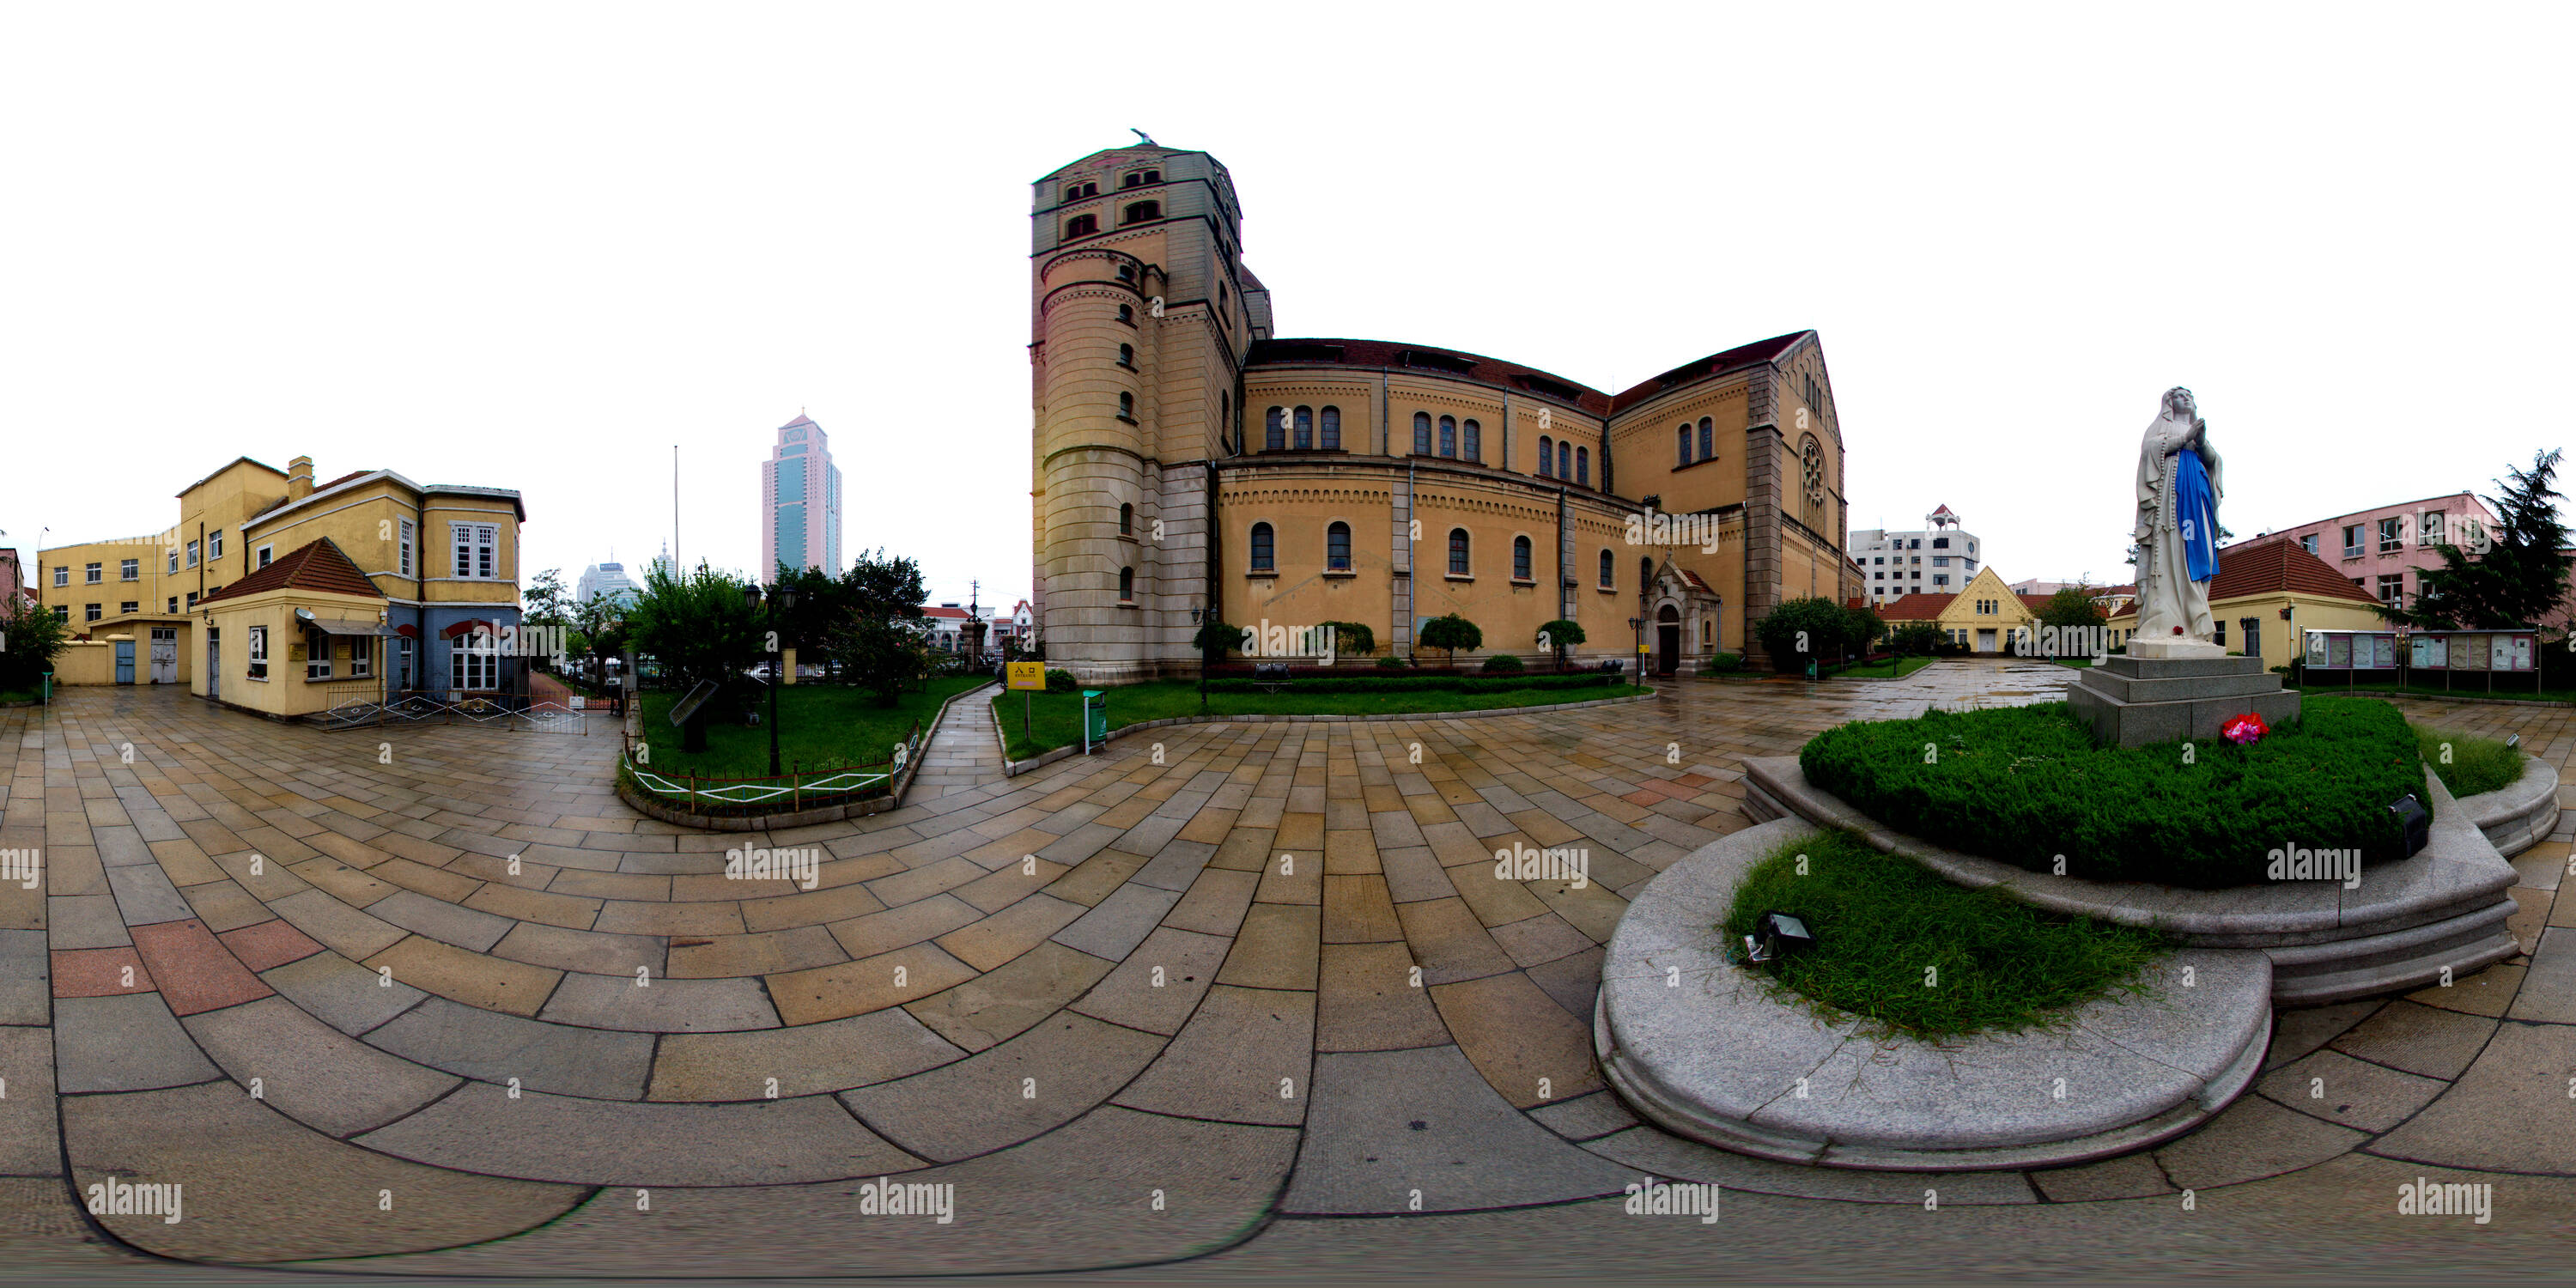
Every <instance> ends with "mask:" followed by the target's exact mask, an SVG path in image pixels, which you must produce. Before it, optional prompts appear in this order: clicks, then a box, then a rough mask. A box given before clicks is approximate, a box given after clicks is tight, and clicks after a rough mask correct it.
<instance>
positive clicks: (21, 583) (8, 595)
mask: <svg viewBox="0 0 2576 1288" xmlns="http://www.w3.org/2000/svg"><path fill="white" fill-rule="evenodd" d="M26 587H27V578H26V575H25V574H24V573H22V572H20V571H19V568H18V552H17V551H16V550H15V549H13V548H11V549H0V609H12V610H14V609H15V608H16V607H17V603H18V601H19V600H20V599H31V598H33V596H31V595H28V594H26Z"/></svg>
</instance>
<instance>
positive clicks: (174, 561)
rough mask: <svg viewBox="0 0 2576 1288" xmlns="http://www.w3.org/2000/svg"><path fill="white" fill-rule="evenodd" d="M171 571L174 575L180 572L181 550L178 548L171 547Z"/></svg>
mask: <svg viewBox="0 0 2576 1288" xmlns="http://www.w3.org/2000/svg"><path fill="white" fill-rule="evenodd" d="M170 571H171V572H174V573H175V572H177V571H179V548H178V547H177V546H172V547H170Z"/></svg>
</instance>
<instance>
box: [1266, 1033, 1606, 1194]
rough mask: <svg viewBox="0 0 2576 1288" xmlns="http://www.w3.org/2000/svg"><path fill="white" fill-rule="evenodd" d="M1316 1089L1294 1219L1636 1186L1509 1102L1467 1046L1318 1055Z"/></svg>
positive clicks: (1293, 1189)
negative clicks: (1461, 1049)
mask: <svg viewBox="0 0 2576 1288" xmlns="http://www.w3.org/2000/svg"><path fill="white" fill-rule="evenodd" d="M1314 1090H1315V1095H1314V1099H1315V1103H1314V1106H1313V1107H1312V1108H1311V1109H1310V1110H1309V1112H1308V1115H1307V1129H1306V1131H1307V1135H1306V1142H1305V1144H1304V1146H1303V1147H1302V1148H1301V1149H1300V1150H1299V1151H1298V1158H1297V1172H1296V1175H1295V1176H1294V1177H1293V1178H1292V1179H1291V1180H1290V1182H1289V1186H1288V1192H1287V1194H1286V1195H1285V1196H1284V1197H1283V1198H1282V1199H1281V1202H1280V1208H1281V1210H1282V1211H1283V1212H1287V1213H1291V1214H1297V1215H1330V1214H1351V1215H1360V1214H1390V1215H1391V1214H1395V1213H1402V1212H1409V1211H1423V1212H1460V1211H1472V1210H1476V1209H1480V1208H1497V1207H1518V1206H1522V1205H1525V1204H1533V1203H1561V1202H1565V1201H1567V1200H1570V1199H1578V1198H1588V1197H1593V1196H1596V1195H1602V1194H1616V1193H1619V1192H1620V1187H1621V1186H1623V1185H1625V1184H1627V1183H1628V1182H1630V1181H1632V1180H1634V1179H1636V1178H1635V1176H1634V1174H1632V1173H1630V1172H1628V1171H1627V1170H1626V1169H1624V1168H1621V1167H1619V1166H1617V1165H1616V1164H1614V1163H1612V1162H1610V1161H1608V1160H1606V1159H1602V1158H1599V1157H1596V1156H1594V1155H1591V1154H1587V1153H1585V1152H1583V1151H1582V1150H1579V1149H1577V1148H1576V1147H1574V1146H1572V1145H1569V1144H1566V1143H1565V1142H1564V1141H1562V1140H1559V1139H1558V1138H1557V1137H1556V1135H1555V1134H1554V1133H1552V1132H1549V1131H1548V1130H1547V1129H1546V1128H1544V1127H1541V1126H1539V1125H1538V1124H1537V1123H1534V1122H1532V1121H1530V1120H1529V1118H1528V1117H1526V1116H1525V1115H1523V1114H1521V1113H1519V1112H1517V1111H1515V1110H1514V1109H1513V1108H1512V1107H1511V1106H1510V1105H1508V1104H1506V1103H1504V1101H1503V1099H1502V1097H1500V1096H1497V1095H1495V1094H1494V1091H1493V1088H1491V1087H1488V1086H1486V1085H1485V1082H1484V1080H1483V1079H1482V1078H1479V1077H1478V1076H1476V1071H1475V1068H1474V1067H1473V1066H1471V1065H1470V1064H1468V1063H1467V1058H1466V1056H1465V1055H1463V1054H1461V1053H1460V1052H1459V1050H1458V1049H1457V1048H1456V1047H1448V1046H1443V1047H1425V1048H1421V1049H1419V1050H1412V1051H1368V1052H1350V1053H1342V1054H1327V1055H1318V1056H1316V1057H1315V1088H1314ZM1417 1192H1418V1193H1419V1196H1420V1205H1419V1206H1418V1207H1417V1206H1415V1196H1416V1194H1417Z"/></svg>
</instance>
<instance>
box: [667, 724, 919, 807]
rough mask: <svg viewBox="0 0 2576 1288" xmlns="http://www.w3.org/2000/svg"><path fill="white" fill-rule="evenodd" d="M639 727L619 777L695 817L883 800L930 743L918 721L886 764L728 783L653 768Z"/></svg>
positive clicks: (798, 769) (797, 769)
mask: <svg viewBox="0 0 2576 1288" xmlns="http://www.w3.org/2000/svg"><path fill="white" fill-rule="evenodd" d="M637 705H638V706H639V707H640V706H641V705H642V704H640V703H639V704H637ZM635 723H637V722H635V721H629V722H628V724H629V728H628V729H627V730H626V732H625V735H624V737H625V745H624V747H623V748H622V749H621V750H620V751H619V752H618V759H617V772H618V775H619V777H621V778H623V779H624V780H625V781H627V782H629V783H631V784H633V785H634V786H635V788H636V789H637V790H639V791H641V792H643V793H644V794H645V795H647V796H650V797H652V798H653V799H655V800H658V801H660V802H662V803H664V804H666V805H669V806H671V807H673V808H675V809H682V810H687V811H689V812H691V813H696V814H715V815H745V814H770V813H778V812H782V811H783V812H789V813H793V812H796V811H799V810H807V809H820V808H824V807H827V806H832V805H847V804H850V803H853V802H856V801H862V800H867V799H870V798H872V797H876V796H882V795H885V794H887V793H889V792H891V791H893V790H894V787H895V783H896V780H898V779H899V778H901V777H902V776H903V773H904V770H905V769H906V768H907V767H909V766H912V765H915V764H918V763H919V762H920V760H921V754H922V752H924V751H926V750H928V748H929V743H930V731H929V730H928V729H927V728H925V727H924V726H923V725H922V723H921V722H920V721H919V720H915V721H913V722H912V732H911V733H910V734H908V735H906V736H905V738H904V740H903V741H902V742H900V743H897V744H895V747H894V754H893V756H892V757H891V758H889V759H887V760H883V761H878V762H875V763H872V764H861V765H841V766H835V767H830V768H822V769H807V768H805V767H804V766H802V765H801V764H800V765H796V766H793V767H791V768H790V769H789V770H788V772H786V773H784V774H777V775H769V774H761V775H755V776H752V777H744V778H726V777H716V776H711V775H705V774H688V773H664V772H662V771H660V770H657V769H655V768H653V767H652V763H651V762H652V750H651V740H650V739H648V738H639V737H638V736H637V735H636V730H635V729H634V728H633V727H632V726H633V725H634V724H635ZM639 746H641V747H642V748H643V753H642V755H641V756H639V755H638V754H637V748H638V747H639Z"/></svg>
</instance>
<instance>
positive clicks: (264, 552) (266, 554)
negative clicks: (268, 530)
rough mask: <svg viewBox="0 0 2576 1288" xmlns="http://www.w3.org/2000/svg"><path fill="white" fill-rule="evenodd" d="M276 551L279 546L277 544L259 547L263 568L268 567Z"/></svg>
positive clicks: (260, 564)
mask: <svg viewBox="0 0 2576 1288" xmlns="http://www.w3.org/2000/svg"><path fill="white" fill-rule="evenodd" d="M276 553H277V547H275V546H261V547H260V548H259V566H260V567H262V568H265V567H267V566H268V561H269V559H270V558H271V557H273V556H274V555H276Z"/></svg>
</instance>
